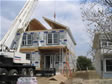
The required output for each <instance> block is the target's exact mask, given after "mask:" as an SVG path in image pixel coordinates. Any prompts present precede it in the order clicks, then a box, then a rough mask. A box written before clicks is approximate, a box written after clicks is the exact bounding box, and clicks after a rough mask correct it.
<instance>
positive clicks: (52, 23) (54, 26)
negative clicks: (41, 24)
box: [43, 17, 67, 29]
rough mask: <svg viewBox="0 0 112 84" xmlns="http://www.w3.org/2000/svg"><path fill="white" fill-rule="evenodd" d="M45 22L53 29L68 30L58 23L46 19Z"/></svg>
mask: <svg viewBox="0 0 112 84" xmlns="http://www.w3.org/2000/svg"><path fill="white" fill-rule="evenodd" d="M43 18H44V20H45V21H46V22H47V23H48V24H49V26H51V28H52V29H67V26H64V25H62V24H60V23H58V22H56V21H53V20H50V19H48V18H46V17H43Z"/></svg>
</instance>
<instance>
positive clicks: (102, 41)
mask: <svg viewBox="0 0 112 84" xmlns="http://www.w3.org/2000/svg"><path fill="white" fill-rule="evenodd" d="M96 40H97V41H98V40H99V43H96V44H97V48H95V49H96V53H95V68H96V72H97V73H98V74H99V75H100V76H101V77H102V78H112V72H108V71H106V62H105V60H106V59H112V57H111V56H112V52H111V51H110V50H109V49H111V48H112V44H111V43H110V41H108V40H106V37H105V35H103V34H100V35H99V38H97V39H96ZM109 55H110V56H109Z"/></svg>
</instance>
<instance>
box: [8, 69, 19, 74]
mask: <svg viewBox="0 0 112 84" xmlns="http://www.w3.org/2000/svg"><path fill="white" fill-rule="evenodd" d="M9 75H15V76H16V75H18V71H17V70H16V69H12V70H10V71H9Z"/></svg>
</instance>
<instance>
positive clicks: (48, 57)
mask: <svg viewBox="0 0 112 84" xmlns="http://www.w3.org/2000/svg"><path fill="white" fill-rule="evenodd" d="M45 68H46V69H49V68H50V56H45Z"/></svg>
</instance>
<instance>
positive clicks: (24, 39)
mask: <svg viewBox="0 0 112 84" xmlns="http://www.w3.org/2000/svg"><path fill="white" fill-rule="evenodd" d="M26 36H27V35H23V40H22V45H26V38H27V37H26Z"/></svg>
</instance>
